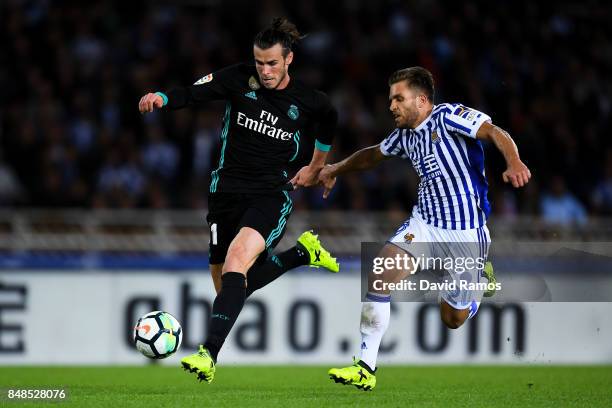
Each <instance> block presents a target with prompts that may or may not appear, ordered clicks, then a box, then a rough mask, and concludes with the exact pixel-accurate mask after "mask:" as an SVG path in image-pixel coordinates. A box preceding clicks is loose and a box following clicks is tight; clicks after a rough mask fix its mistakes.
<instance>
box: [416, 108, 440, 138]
mask: <svg viewBox="0 0 612 408" xmlns="http://www.w3.org/2000/svg"><path fill="white" fill-rule="evenodd" d="M434 110H436V105H433V106H432V107H431V112H429V116H427V117H426V118H425V120H423V121H422V122H421V123H419V126H417V127H415V128H414V129H413V130H414V131H415V132H418V131H419V130H421V129H423V128H424V127H425V126H426V125H427V122H429V119H431V116H432V115H433V113H434Z"/></svg>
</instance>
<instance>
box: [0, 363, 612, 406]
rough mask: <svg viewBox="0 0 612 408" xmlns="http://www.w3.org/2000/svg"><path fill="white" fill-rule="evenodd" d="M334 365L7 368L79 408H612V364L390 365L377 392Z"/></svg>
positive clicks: (4, 372) (22, 383) (0, 383)
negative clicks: (201, 372)
mask: <svg viewBox="0 0 612 408" xmlns="http://www.w3.org/2000/svg"><path fill="white" fill-rule="evenodd" d="M327 368H328V367H323V366H319V367H300V366H273V367H261V366H248V367H244V366H220V367H218V369H217V374H216V377H215V381H214V382H213V383H212V384H206V383H199V382H197V381H196V379H195V377H194V376H193V375H189V374H187V373H185V372H183V370H182V369H180V368H178V367H177V368H173V367H160V366H147V367H0V388H1V389H2V392H3V393H4V394H5V395H3V396H2V398H0V406H14V407H18V406H19V407H24V406H40V405H41V403H31V402H24V401H21V402H17V403H6V399H5V398H6V392H7V389H8V388H22V389H23V388H31V389H32V388H46V389H48V388H53V387H59V386H65V387H66V388H67V389H68V392H69V397H68V401H66V402H64V403H62V404H60V405H55V404H52V405H48V404H44V405H45V406H61V407H69V406H79V407H113V408H119V407H138V408H147V407H161V406H164V407H179V406H180V407H243V406H244V407H249V408H250V407H349V406H350V407H365V406H368V407H376V408H378V407H448V408H458V407H469V408H474V407H555V408H559V407H571V406H576V407H609V406H612V366H594V367H585V366H441V367H435V366H434V367H432V366H402V367H382V368H381V369H380V370H379V373H378V375H377V380H378V385H377V387H376V389H374V390H373V391H371V392H364V391H361V390H358V389H356V388H355V387H352V386H345V385H340V384H336V383H334V382H333V381H331V380H329V379H328V378H327V375H326V373H327Z"/></svg>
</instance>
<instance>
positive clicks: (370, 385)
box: [327, 360, 376, 391]
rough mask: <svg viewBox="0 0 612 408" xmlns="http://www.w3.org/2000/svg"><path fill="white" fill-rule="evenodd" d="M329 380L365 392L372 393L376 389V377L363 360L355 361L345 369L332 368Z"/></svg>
mask: <svg viewBox="0 0 612 408" xmlns="http://www.w3.org/2000/svg"><path fill="white" fill-rule="evenodd" d="M327 374H329V378H331V379H332V380H334V381H335V382H337V383H340V384H344V385H354V386H355V387H357V388H359V389H360V390H363V391H372V390H373V389H374V387H376V375H374V373H373V372H372V371H370V369H369V368H367V365H366V364H365V363H363V362H362V361H361V360H359V361H357V360H353V365H352V366H349V367H344V368H332V369H330V370H329V371H328V372H327Z"/></svg>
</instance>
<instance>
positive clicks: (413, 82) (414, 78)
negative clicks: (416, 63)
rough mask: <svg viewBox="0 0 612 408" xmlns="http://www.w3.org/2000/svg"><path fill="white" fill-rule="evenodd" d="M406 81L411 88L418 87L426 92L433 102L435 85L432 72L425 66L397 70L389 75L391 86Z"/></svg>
mask: <svg viewBox="0 0 612 408" xmlns="http://www.w3.org/2000/svg"><path fill="white" fill-rule="evenodd" d="M401 81H406V82H407V83H408V86H409V87H410V88H417V89H419V90H421V91H423V92H424V93H425V96H427V99H429V102H433V100H434V96H435V85H434V79H433V75H431V72H429V71H428V70H426V69H425V68H423V67H410V68H404V69H400V70H399V71H395V72H394V73H392V74H391V76H390V77H389V86H391V85H393V84H395V83H398V82H401Z"/></svg>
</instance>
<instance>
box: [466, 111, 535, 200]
mask: <svg viewBox="0 0 612 408" xmlns="http://www.w3.org/2000/svg"><path fill="white" fill-rule="evenodd" d="M476 137H477V138H478V139H481V140H486V141H491V142H493V144H494V145H495V147H497V149H498V150H499V151H500V152H501V154H502V155H503V156H504V159H505V160H506V166H507V168H506V171H504V173H503V174H502V177H503V179H504V182H505V183H512V186H513V187H515V188H518V187H523V186H524V185H526V184H527V183H528V182H529V179H530V178H531V172H530V171H529V168H528V167H527V166H526V165H525V163H523V162H522V161H521V159H520V157H519V152H518V148H517V147H516V144H515V143H514V140H512V138H511V137H510V134H509V133H508V132H506V131H505V130H504V129H502V128H500V127H499V126H495V125H493V124H492V123H489V122H485V123H483V124H482V126H481V127H480V129H478V133H476Z"/></svg>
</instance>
